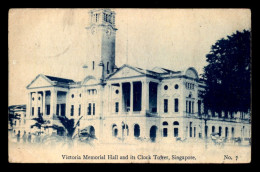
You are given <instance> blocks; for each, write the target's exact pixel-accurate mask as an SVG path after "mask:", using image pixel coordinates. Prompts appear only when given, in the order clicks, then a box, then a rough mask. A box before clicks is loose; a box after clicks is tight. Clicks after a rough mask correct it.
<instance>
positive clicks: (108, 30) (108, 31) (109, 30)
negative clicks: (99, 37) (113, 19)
mask: <svg viewBox="0 0 260 172" xmlns="http://www.w3.org/2000/svg"><path fill="white" fill-rule="evenodd" d="M106 34H107V35H108V36H109V35H111V29H110V28H108V29H107V31H106Z"/></svg>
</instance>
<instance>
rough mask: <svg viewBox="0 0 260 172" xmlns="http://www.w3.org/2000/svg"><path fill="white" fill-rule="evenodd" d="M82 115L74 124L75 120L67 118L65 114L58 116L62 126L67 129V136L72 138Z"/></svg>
mask: <svg viewBox="0 0 260 172" xmlns="http://www.w3.org/2000/svg"><path fill="white" fill-rule="evenodd" d="M82 117H83V116H81V117H80V118H79V120H78V121H77V122H76V124H75V120H74V119H73V118H72V119H68V118H67V117H66V116H58V119H59V120H60V122H61V124H62V125H63V127H64V128H65V129H66V131H67V136H68V138H70V139H72V137H73V135H74V133H75V130H76V128H77V126H79V122H80V120H81V118H82Z"/></svg>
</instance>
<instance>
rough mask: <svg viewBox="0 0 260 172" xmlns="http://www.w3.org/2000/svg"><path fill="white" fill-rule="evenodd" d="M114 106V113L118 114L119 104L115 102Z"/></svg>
mask: <svg viewBox="0 0 260 172" xmlns="http://www.w3.org/2000/svg"><path fill="white" fill-rule="evenodd" d="M115 106H116V107H115V112H118V106H119V103H118V102H116V103H115Z"/></svg>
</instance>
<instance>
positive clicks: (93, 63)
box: [92, 61, 95, 70]
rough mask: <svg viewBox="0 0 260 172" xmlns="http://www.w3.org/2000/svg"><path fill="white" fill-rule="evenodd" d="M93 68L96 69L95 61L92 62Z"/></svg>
mask: <svg viewBox="0 0 260 172" xmlns="http://www.w3.org/2000/svg"><path fill="white" fill-rule="evenodd" d="M92 69H93V70H94V69H95V62H94V61H93V62H92Z"/></svg>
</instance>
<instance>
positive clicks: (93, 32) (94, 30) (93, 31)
mask: <svg viewBox="0 0 260 172" xmlns="http://www.w3.org/2000/svg"><path fill="white" fill-rule="evenodd" d="M91 33H92V34H93V35H94V34H95V33H96V28H95V27H93V28H92V29H91Z"/></svg>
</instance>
